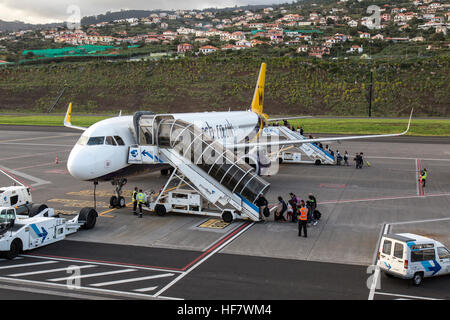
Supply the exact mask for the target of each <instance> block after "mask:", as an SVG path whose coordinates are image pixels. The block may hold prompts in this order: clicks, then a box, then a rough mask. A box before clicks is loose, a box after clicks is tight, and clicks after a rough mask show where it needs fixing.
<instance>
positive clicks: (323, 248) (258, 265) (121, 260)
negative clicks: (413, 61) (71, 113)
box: [0, 126, 450, 299]
mask: <svg viewBox="0 0 450 320" xmlns="http://www.w3.org/2000/svg"><path fill="white" fill-rule="evenodd" d="M79 135H80V134H79V133H78V132H74V131H72V130H66V129H65V128H47V127H39V128H32V127H20V128H17V127H6V126H0V148H1V153H0V168H2V169H4V170H6V171H7V172H9V173H10V174H12V175H13V176H15V177H16V178H17V179H18V180H20V181H22V182H23V183H25V184H26V185H29V186H30V187H31V188H32V195H33V200H34V202H37V203H46V204H48V205H49V206H51V207H53V208H55V209H56V211H57V212H60V213H61V214H66V215H67V216H68V217H69V216H70V215H71V214H75V213H76V212H77V211H78V210H80V209H81V208H82V207H85V206H92V205H93V196H92V194H93V186H92V184H91V183H89V182H80V181H77V180H76V179H74V178H73V177H71V176H70V174H69V173H68V172H67V168H66V161H67V157H68V155H69V153H70V150H71V148H72V146H73V145H74V144H75V142H76V141H77V139H78V137H79ZM332 149H333V150H335V151H336V149H338V150H339V151H340V152H341V153H343V152H344V151H345V150H347V151H348V152H349V154H350V160H352V158H353V155H354V154H355V153H356V152H364V155H365V158H366V160H368V161H369V162H370V164H371V165H370V167H367V166H364V168H363V169H362V170H356V169H355V168H354V162H353V161H350V164H351V166H349V167H345V166H341V167H338V166H314V165H308V164H302V165H299V164H286V165H281V167H280V170H279V173H278V174H277V175H273V176H271V177H266V180H267V181H269V182H270V183H271V188H270V191H269V192H268V194H267V198H268V200H269V202H270V203H276V199H277V197H278V196H279V195H280V196H282V197H284V198H285V199H286V200H287V198H288V194H289V192H294V193H295V194H296V195H298V196H299V197H301V198H305V197H306V196H307V195H308V193H310V192H311V193H313V194H314V195H315V196H316V197H317V199H318V203H319V210H320V211H321V212H322V219H321V221H320V222H319V224H318V225H317V226H312V227H310V228H309V229H308V238H299V237H298V236H297V226H296V224H293V223H278V222H274V221H273V218H272V217H271V220H272V221H269V222H267V223H253V222H247V221H235V222H233V223H231V224H228V225H227V224H224V223H220V222H218V221H216V220H210V218H208V217H202V216H187V215H178V214H167V215H166V216H164V217H159V216H156V215H153V214H150V213H144V217H143V219H138V218H136V217H135V216H133V215H132V213H131V209H130V208H124V209H120V210H115V209H113V210H111V209H109V207H108V205H109V197H110V196H111V195H112V192H113V189H114V188H113V186H112V185H111V184H110V183H102V184H100V185H99V186H98V188H97V208H98V212H99V214H100V216H99V218H98V220H97V225H96V227H95V228H94V229H93V230H88V231H80V232H79V233H76V234H74V235H71V236H70V237H68V238H67V240H65V241H63V242H60V243H56V244H54V245H50V246H48V247H45V248H40V249H36V250H33V251H31V252H29V253H26V254H25V255H23V256H21V257H20V259H18V260H17V261H0V271H2V267H8V266H9V268H5V269H3V270H4V271H3V272H1V274H2V276H0V298H1V299H5V298H8V297H14V298H17V297H21V295H20V293H18V292H15V293H14V294H12V295H10V294H9V293H10V292H11V290H12V288H13V287H14V285H20V286H23V287H26V288H31V289H30V290H31V291H21V292H22V294H23V298H33V297H35V295H36V294H42V297H43V298H46V297H50V296H52V297H55V296H56V297H67V298H73V299H84V298H88V299H91V298H92V299H96V298H100V299H101V298H107V299H111V298H114V299H117V298H120V299H123V298H125V299H140V298H150V299H153V298H174V299H308V298H309V299H368V298H370V299H386V298H389V299H450V293H449V292H448V288H449V287H450V276H443V277H440V278H439V277H438V278H435V279H426V280H425V281H424V283H423V284H422V286H421V287H419V288H416V287H413V286H411V284H410V283H409V282H408V281H403V280H399V279H388V278H386V277H385V276H384V275H382V276H381V288H380V289H377V290H375V291H374V290H372V291H371V290H370V289H369V287H370V285H369V287H368V285H367V284H368V283H371V281H373V280H372V278H373V277H372V272H370V271H369V272H368V267H369V266H370V265H372V264H373V263H374V259H375V258H376V250H377V245H378V241H379V239H380V236H381V234H382V232H383V230H385V229H386V226H388V227H389V230H390V232H411V233H419V234H422V235H427V236H430V237H432V238H435V239H436V240H439V241H441V242H442V243H444V244H445V245H446V246H447V247H450V232H449V231H450V210H449V209H448V208H449V207H450V206H449V204H450V139H449V138H413V137H400V138H395V139H386V140H383V141H382V140H380V139H378V140H376V141H370V140H365V141H358V142H356V141H353V142H345V143H344V142H343V143H341V144H333V146H332ZM56 157H58V163H55V159H56ZM424 167H425V168H427V169H428V177H429V179H428V181H427V186H426V188H421V187H420V184H419V183H418V172H417V171H418V170H419V169H420V168H424ZM166 179H167V177H163V176H161V175H160V173H159V172H154V173H150V174H146V175H144V176H139V177H132V178H129V179H128V184H127V185H126V186H125V189H126V195H128V198H127V200H129V199H130V198H129V195H130V190H131V189H132V188H133V187H134V186H138V187H141V188H143V189H145V190H155V191H158V190H159V189H160V188H161V187H162V186H163V185H164V183H165V181H166ZM0 183H1V185H2V186H6V185H11V180H9V179H8V178H7V177H5V176H3V175H2V176H0ZM52 261H53V262H52ZM36 262H50V263H48V264H46V263H45V264H35V263H36ZM74 263H75V264H76V265H78V266H80V267H83V268H82V269H81V275H85V276H88V275H91V277H83V278H81V280H82V281H81V283H82V287H81V288H79V289H78V290H76V291H73V290H67V288H65V286H64V285H63V284H61V283H62V282H64V280H60V281H50V280H52V279H53V280H54V279H58V278H64V277H65V276H66V277H67V275H65V272H62V271H52V270H54V269H57V270H62V269H63V268H64V267H65V266H67V265H69V264H74ZM16 265H17V267H15V266H16ZM86 265H94V266H92V267H86ZM84 267H85V268H84ZM94 270H95V271H94ZM124 270H133V271H124ZM6 271H7V272H6ZM17 274H19V276H13V275H17ZM95 274H100V275H97V276H96V275H95ZM300 274H301V277H300V276H299V275H300ZM33 290H34V291H33ZM139 290H140V291H139ZM26 292H28V293H26Z"/></svg>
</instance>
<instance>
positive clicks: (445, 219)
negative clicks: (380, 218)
mask: <svg viewBox="0 0 450 320" xmlns="http://www.w3.org/2000/svg"><path fill="white" fill-rule="evenodd" d="M447 220H450V218H437V219H426V220H413V221H403V222H402V221H400V222H391V223H390V224H391V225H397V224H414V223H425V222H438V221H447Z"/></svg>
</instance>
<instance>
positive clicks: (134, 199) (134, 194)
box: [131, 191, 137, 202]
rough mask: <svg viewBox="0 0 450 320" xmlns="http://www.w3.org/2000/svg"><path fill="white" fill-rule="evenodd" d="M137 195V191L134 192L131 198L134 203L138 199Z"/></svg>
mask: <svg viewBox="0 0 450 320" xmlns="http://www.w3.org/2000/svg"><path fill="white" fill-rule="evenodd" d="M136 194H137V191H133V195H132V196H131V198H132V199H133V202H136V198H135V196H136Z"/></svg>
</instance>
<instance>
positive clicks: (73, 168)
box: [67, 146, 95, 180]
mask: <svg viewBox="0 0 450 320" xmlns="http://www.w3.org/2000/svg"><path fill="white" fill-rule="evenodd" d="M90 159H94V158H92V157H91V156H90V155H89V154H88V152H86V151H85V150H82V149H81V148H80V147H79V146H75V147H74V148H73V149H72V151H71V152H70V155H69V159H67V170H69V173H70V174H71V175H72V177H74V178H76V179H78V180H91V179H94V178H95V176H94V175H95V173H94V170H92V166H89V165H88V164H87V161H89V160H90Z"/></svg>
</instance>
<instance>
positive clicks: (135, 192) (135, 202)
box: [131, 187, 138, 215]
mask: <svg viewBox="0 0 450 320" xmlns="http://www.w3.org/2000/svg"><path fill="white" fill-rule="evenodd" d="M137 194H138V188H137V187H134V190H133V195H132V196H131V198H132V199H133V214H134V215H137V213H136V208H137V201H136V195H137Z"/></svg>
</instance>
